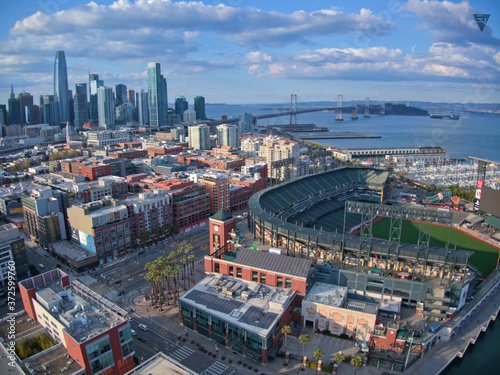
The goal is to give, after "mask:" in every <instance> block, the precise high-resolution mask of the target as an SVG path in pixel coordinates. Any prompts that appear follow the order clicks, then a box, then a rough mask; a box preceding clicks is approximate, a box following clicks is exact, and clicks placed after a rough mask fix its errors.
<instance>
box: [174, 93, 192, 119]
mask: <svg viewBox="0 0 500 375" xmlns="http://www.w3.org/2000/svg"><path fill="white" fill-rule="evenodd" d="M188 109H189V104H188V102H187V100H186V98H185V97H183V96H181V97H179V98H177V99H175V113H177V114H178V115H179V117H180V118H183V116H184V112H185V111H187V110H188Z"/></svg>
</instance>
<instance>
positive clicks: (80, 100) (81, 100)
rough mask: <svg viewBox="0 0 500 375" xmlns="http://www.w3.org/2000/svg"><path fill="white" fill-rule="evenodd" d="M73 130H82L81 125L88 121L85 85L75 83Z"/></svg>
mask: <svg viewBox="0 0 500 375" xmlns="http://www.w3.org/2000/svg"><path fill="white" fill-rule="evenodd" d="M74 101H75V128H76V129H80V128H83V124H84V123H86V122H87V121H89V109H88V103H87V84H86V83H77V84H76V85H75V97H74Z"/></svg>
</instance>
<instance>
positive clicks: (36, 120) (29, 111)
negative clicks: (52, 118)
mask: <svg viewBox="0 0 500 375" xmlns="http://www.w3.org/2000/svg"><path fill="white" fill-rule="evenodd" d="M24 112H25V113H24V114H25V116H26V124H28V125H35V124H41V123H42V111H41V110H40V107H39V106H37V105H33V106H28V107H25V108H24Z"/></svg>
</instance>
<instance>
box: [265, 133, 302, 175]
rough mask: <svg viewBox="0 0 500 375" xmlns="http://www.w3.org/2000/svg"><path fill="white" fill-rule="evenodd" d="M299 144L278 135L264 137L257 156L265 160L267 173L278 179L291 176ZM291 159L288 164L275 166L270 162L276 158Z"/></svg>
mask: <svg viewBox="0 0 500 375" xmlns="http://www.w3.org/2000/svg"><path fill="white" fill-rule="evenodd" d="M299 151H300V146H299V145H298V143H296V142H293V141H291V140H289V139H285V138H279V137H266V138H264V144H263V145H261V146H260V149H259V156H260V157H262V158H264V159H265V160H266V164H267V175H268V177H269V178H275V179H278V180H280V181H283V180H285V179H288V180H289V179H291V178H292V177H293V169H292V168H293V166H294V165H296V164H297V162H298V160H299ZM284 159H293V160H292V162H291V163H290V165H288V166H282V167H279V168H275V167H273V166H272V163H273V162H275V161H278V160H284Z"/></svg>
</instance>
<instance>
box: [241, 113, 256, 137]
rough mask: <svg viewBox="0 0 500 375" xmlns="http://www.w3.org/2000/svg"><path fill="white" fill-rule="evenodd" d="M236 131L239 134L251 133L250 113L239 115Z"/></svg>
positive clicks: (251, 119) (251, 118)
mask: <svg viewBox="0 0 500 375" xmlns="http://www.w3.org/2000/svg"><path fill="white" fill-rule="evenodd" d="M238 130H239V131H240V133H241V134H243V133H253V130H254V129H253V115H252V114H251V113H242V114H241V115H240V119H239V121H238Z"/></svg>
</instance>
